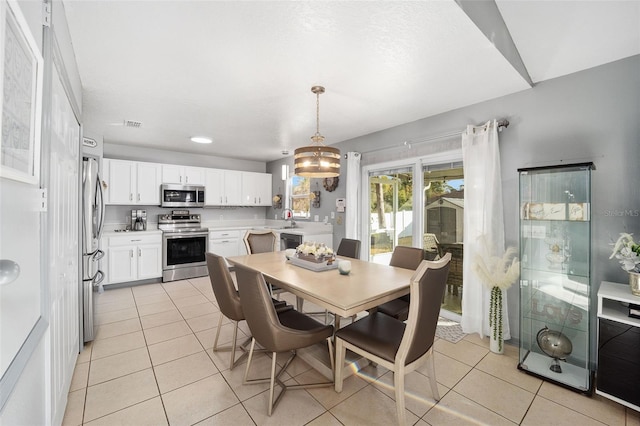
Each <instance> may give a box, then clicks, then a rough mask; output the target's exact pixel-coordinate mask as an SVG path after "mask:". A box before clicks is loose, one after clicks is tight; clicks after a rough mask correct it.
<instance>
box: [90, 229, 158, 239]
mask: <svg viewBox="0 0 640 426" xmlns="http://www.w3.org/2000/svg"><path fill="white" fill-rule="evenodd" d="M132 234H146V235H152V234H162V231H161V230H159V229H148V228H147V230H146V231H120V230H119V229H117V228H116V229H110V230H106V229H105V230H104V231H103V232H102V236H103V237H124V236H129V235H132Z"/></svg>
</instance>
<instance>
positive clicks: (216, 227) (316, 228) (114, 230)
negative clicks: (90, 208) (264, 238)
mask: <svg viewBox="0 0 640 426" xmlns="http://www.w3.org/2000/svg"><path fill="white" fill-rule="evenodd" d="M157 226H158V224H157V223H150V224H148V225H147V230H146V231H124V227H125V225H122V224H115V225H114V224H111V225H106V226H105V230H104V231H103V233H102V235H103V236H106V237H115V236H125V235H130V234H151V233H162V231H161V230H160V229H158V228H157ZM202 227H203V228H207V229H209V231H234V230H238V231H240V230H247V229H254V230H271V231H274V232H276V233H287V234H296V235H320V234H333V226H332V225H326V224H324V223H322V222H320V223H318V222H304V223H302V224H299V225H297V226H296V227H295V228H287V227H285V226H283V225H282V222H280V223H279V224H278V223H276V224H270V223H266V224H265V223H261V224H246V225H229V226H225V225H221V224H220V223H219V222H211V221H209V222H203V223H202Z"/></svg>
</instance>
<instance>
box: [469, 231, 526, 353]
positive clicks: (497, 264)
mask: <svg viewBox="0 0 640 426" xmlns="http://www.w3.org/2000/svg"><path fill="white" fill-rule="evenodd" d="M480 240H481V242H482V245H483V246H484V248H483V253H486V255H484V256H483V255H478V256H477V257H476V259H475V263H474V265H473V270H474V272H475V273H476V274H477V275H478V277H479V278H480V281H482V283H483V284H484V286H485V287H487V288H488V289H489V290H490V291H491V299H490V303H489V327H490V328H491V335H490V336H489V338H490V345H489V348H490V349H491V352H495V353H498V354H501V353H503V352H504V335H503V329H502V322H503V318H502V292H503V291H504V290H506V289H508V288H509V287H511V285H512V284H513V283H514V282H515V281H516V280H517V279H518V277H519V276H520V262H519V261H518V258H517V257H516V254H517V250H516V248H515V247H508V248H507V250H506V251H505V252H504V253H503V255H502V256H492V255H490V254H489V253H492V251H491V250H490V249H489V247H488V244H487V242H486V239H485V238H484V237H481V238H480Z"/></svg>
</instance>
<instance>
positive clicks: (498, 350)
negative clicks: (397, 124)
mask: <svg viewBox="0 0 640 426" xmlns="http://www.w3.org/2000/svg"><path fill="white" fill-rule="evenodd" d="M500 340H501V339H500V338H497V339H494V338H493V330H491V335H490V336H489V350H491V352H493V353H494V354H500V355H501V354H503V353H504V340H503V341H502V342H501V341H500Z"/></svg>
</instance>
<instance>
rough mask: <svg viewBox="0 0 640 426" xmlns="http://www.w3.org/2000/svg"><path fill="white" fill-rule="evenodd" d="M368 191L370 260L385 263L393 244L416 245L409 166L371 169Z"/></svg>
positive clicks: (411, 180)
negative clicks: (378, 169)
mask: <svg viewBox="0 0 640 426" xmlns="http://www.w3.org/2000/svg"><path fill="white" fill-rule="evenodd" d="M369 191H370V197H369V200H370V203H369V204H370V206H369V238H370V246H369V260H371V261H372V262H376V263H383V264H388V263H389V260H390V259H391V253H392V252H393V249H394V248H395V246H397V245H401V246H409V247H411V246H416V247H417V246H418V245H417V244H414V241H413V231H412V229H413V227H412V223H413V217H414V211H413V171H412V168H410V167H403V168H396V169H390V170H380V171H373V172H370V173H369Z"/></svg>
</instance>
